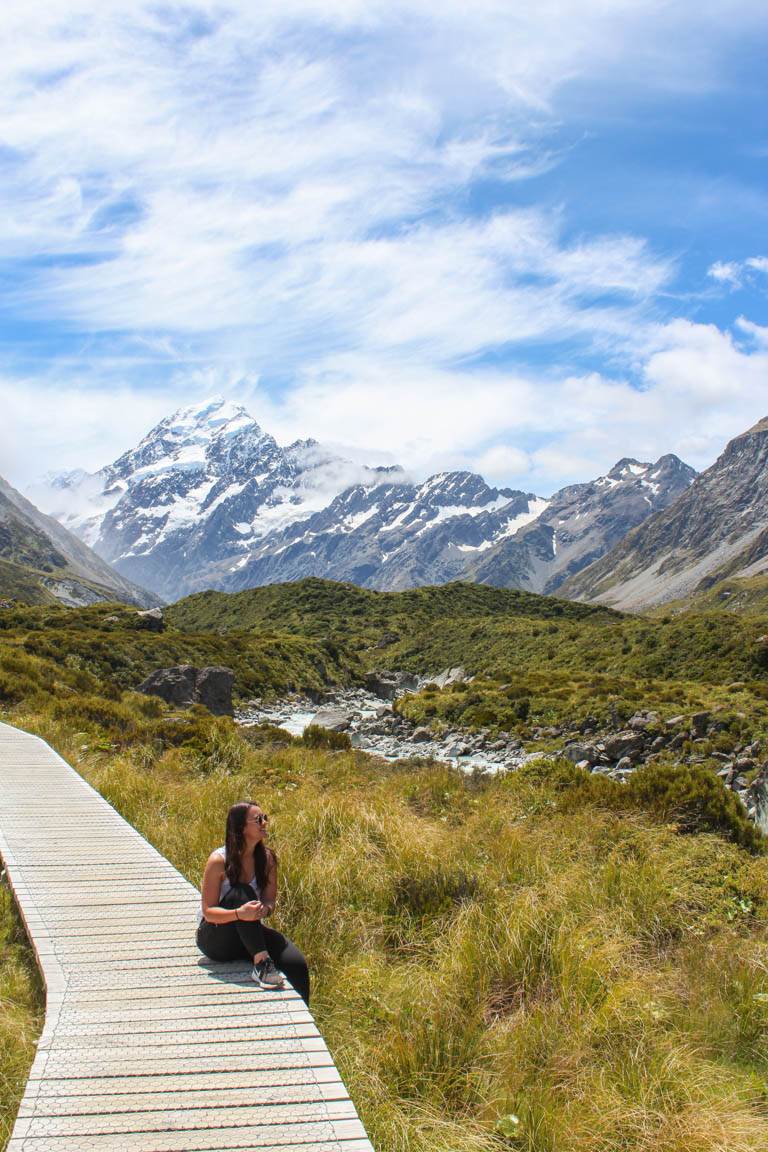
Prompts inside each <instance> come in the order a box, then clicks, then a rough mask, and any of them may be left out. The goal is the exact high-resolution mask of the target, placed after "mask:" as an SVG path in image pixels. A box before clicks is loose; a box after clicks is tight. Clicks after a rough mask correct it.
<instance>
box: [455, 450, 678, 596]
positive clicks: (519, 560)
mask: <svg viewBox="0 0 768 1152" xmlns="http://www.w3.org/2000/svg"><path fill="white" fill-rule="evenodd" d="M695 476H696V472H695V471H694V470H693V468H691V467H689V466H688V465H687V464H684V463H683V462H682V460H680V459H678V457H677V456H673V455H667V456H662V457H661V458H660V459H659V460H657V461H656V462H655V464H649V463H643V462H642V461H639V460H631V459H627V458H625V459H623V460H619V462H618V463H617V464H615V465H614V466H613V468H611V470H610V472H608V473H606V475H605V476H600V477H598V479H597V480H591V481H588V482H587V483H584V484H570V485H569V486H568V487H567V488H561V489H560V491H559V492H556V493H555V494H554V496H553V497H552V499H551V500H550V501H549V502H548V504H547V507H546V509H545V510H544V511H543V512H542V514H541V515H540V516H538V518H537V519H536V521H535V523H533V524H531V525H530V527H528V528H523V529H522V530H521V531H520V532H518V533H516V534H515V535H514V536H513V537H511V538H508V539H504V540H502V541H500V542H498V543H494V544H493V546H491V547H489V548H487V551H486V550H485V547H487V546H485V547H484V549H483V550H482V552H481V554H480V555H479V556H478V559H477V561H476V563H475V564H474V565H473V566H472V569H471V578H472V579H474V580H477V581H478V582H480V583H483V584H495V585H497V586H502V587H515V588H525V589H527V590H529V591H531V592H543V593H546V594H547V595H553V594H555V593H557V592H559V590H560V588H561V586H562V585H563V583H564V581H565V580H567V579H568V577H569V576H571V575H572V574H573V573H575V572H580V571H581V569H582V568H585V567H586V566H587V565H588V564H591V563H592V561H593V560H596V559H598V557H600V556H603V555H604V554H605V553H606V552H608V551H609V550H610V549H611V548H613V547H614V545H615V544H617V543H618V542H619V541H620V540H622V539H623V538H624V537H625V536H626V534H627V533H628V532H630V531H631V530H632V529H633V528H636V527H637V526H638V525H639V524H642V523H643V522H644V521H645V520H647V519H648V517H649V516H650V515H651V514H652V513H654V512H658V511H660V510H662V509H664V508H668V507H669V505H670V504H673V503H674V502H675V501H676V500H677V499H678V497H680V496H682V494H683V493H684V492H686V491H687V490H688V488H689V487H690V485H691V483H692V481H693V480H694V478H695Z"/></svg>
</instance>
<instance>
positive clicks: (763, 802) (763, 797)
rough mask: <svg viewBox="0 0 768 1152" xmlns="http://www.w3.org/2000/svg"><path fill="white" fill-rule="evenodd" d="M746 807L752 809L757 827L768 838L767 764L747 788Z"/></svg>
mask: <svg viewBox="0 0 768 1152" xmlns="http://www.w3.org/2000/svg"><path fill="white" fill-rule="evenodd" d="M747 805H748V806H749V807H751V808H754V811H755V815H754V821H755V824H756V825H757V827H758V828H759V829H760V831H761V832H763V833H764V834H765V835H766V836H768V764H764V765H763V767H762V768H761V769H760V771H759V772H758V774H757V776H756V777H755V779H754V780H753V781H752V783H751V784H750V786H749V792H748V794H747Z"/></svg>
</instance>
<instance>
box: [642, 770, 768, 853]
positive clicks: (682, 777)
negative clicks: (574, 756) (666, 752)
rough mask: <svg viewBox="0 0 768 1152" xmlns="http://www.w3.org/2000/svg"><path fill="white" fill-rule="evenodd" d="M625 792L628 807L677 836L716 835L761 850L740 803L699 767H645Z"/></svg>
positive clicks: (760, 840)
mask: <svg viewBox="0 0 768 1152" xmlns="http://www.w3.org/2000/svg"><path fill="white" fill-rule="evenodd" d="M626 792H627V799H628V800H629V801H630V802H631V803H633V804H635V805H637V807H639V808H642V809H644V810H645V811H647V812H650V813H651V815H652V816H654V817H655V818H656V819H659V820H664V821H670V822H674V823H675V824H677V826H678V828H679V829H680V831H681V832H718V833H720V835H722V836H724V837H725V838H726V839H727V840H732V841H733V842H734V843H735V844H740V845H741V846H742V847H743V848H749V849H750V850H751V851H753V852H754V851H764V849H765V839H764V837H763V836H762V835H761V834H760V833H759V832H758V831H757V829H756V828H755V826H754V825H753V824H752V823H751V822H750V820H749V819H748V817H747V814H746V812H745V811H744V808H743V807H742V805H741V802H740V801H739V800H738V799H737V797H736V796H734V794H733V793H732V792H729V791H728V789H727V788H725V787H724V786H723V784H722V781H721V780H719V779H718V777H717V776H715V774H714V773H713V772H712V771H711V770H710V769H709V768H705V767H703V766H702V765H699V764H690V765H686V764H684V765H673V764H647V765H645V766H644V767H642V768H639V769H638V770H637V772H634V773H633V774H632V775H631V776H630V778H629V782H628V783H627V786H626Z"/></svg>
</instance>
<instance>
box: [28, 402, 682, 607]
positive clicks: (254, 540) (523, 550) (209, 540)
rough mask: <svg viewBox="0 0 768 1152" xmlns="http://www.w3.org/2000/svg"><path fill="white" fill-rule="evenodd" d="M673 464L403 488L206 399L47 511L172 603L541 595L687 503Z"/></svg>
mask: <svg viewBox="0 0 768 1152" xmlns="http://www.w3.org/2000/svg"><path fill="white" fill-rule="evenodd" d="M694 476H695V473H694V472H693V470H692V469H691V468H689V467H688V466H687V465H686V464H683V463H682V461H680V460H679V459H678V458H677V457H675V456H663V457H662V458H661V459H660V460H658V461H656V462H655V463H643V462H640V461H636V460H633V459H623V460H620V461H619V462H618V464H616V465H615V467H614V468H612V469H611V470H610V472H608V473H607V474H606V475H605V476H601V477H599V478H597V479H596V480H592V481H589V482H587V483H584V484H576V485H570V486H568V487H567V488H564V489H562V490H560V491H559V492H556V493H555V494H554V495H553V496H552V497H551V498H549V499H544V498H542V497H540V496H538V495H536V494H535V493H532V492H523V491H520V490H516V489H512V488H495V487H492V486H490V485H489V484H487V483H486V481H485V480H484V479H483V478H482V476H479V475H477V474H475V473H471V472H466V471H456V472H442V473H437V474H436V475H433V476H430V477H428V478H427V479H426V480H425V481H423V483H414V482H412V481H411V480H410V479H409V478H408V477H407V476H406V474H405V472H404V471H403V470H402V469H400V468H397V467H390V468H376V467H371V468H369V467H364V466H360V465H355V464H352V463H351V462H350V461H348V460H345V459H344V458H342V457H340V456H338V455H336V454H334V453H333V452H331V451H329V450H327V449H325V448H323V446H322V445H320V444H318V443H317V442H316V441H313V440H304V441H296V442H295V443H293V444H291V445H288V447H286V448H282V447H280V445H278V443H277V441H276V440H275V439H274V437H273V436H271V435H270V434H269V433H267V432H264V431H263V430H262V429H261V428H260V427H259V425H258V424H257V423H256V421H255V420H253V418H252V417H251V416H250V415H249V414H248V413H247V412H246V410H245V409H244V408H242V407H239V406H237V405H234V404H231V403H229V402H227V401H225V400H223V399H222V398H221V397H215V398H213V399H211V400H209V401H207V402H206V403H204V404H201V405H197V406H193V407H190V408H187V409H181V410H179V411H178V412H176V413H174V414H173V415H172V416H170V417H168V418H167V419H166V420H163V421H161V422H160V424H158V425H157V426H156V427H155V428H154V429H152V430H151V431H150V432H149V433H148V434H147V436H145V437H144V438H143V440H142V441H141V443H140V444H139V445H138V446H137V447H136V448H135V449H133V450H131V451H129V452H126V453H124V454H123V455H122V456H121V457H120V458H119V459H118V460H116V461H115V462H114V463H113V464H110V465H108V466H107V467H105V468H103V469H101V470H100V471H99V472H98V473H96V474H94V475H90V476H89V475H86V474H85V473H82V472H76V473H69V474H66V475H63V476H59V477H57V478H55V479H54V480H53V482H52V483H51V484H50V485H49V487H48V497H47V499H48V501H49V504H48V506H49V507H50V510H51V511H52V512H53V513H54V514H55V515H57V516H58V517H59V518H60V519H61V520H62V522H63V523H64V524H66V526H67V527H69V528H70V529H71V530H72V531H74V532H76V533H78V534H79V535H80V536H81V537H82V538H83V539H84V540H86V541H87V542H88V543H90V544H91V545H92V546H93V548H94V549H95V550H96V551H97V552H98V554H99V555H100V556H102V557H103V558H104V559H105V560H107V561H109V562H110V563H112V564H114V565H115V567H116V568H117V569H118V570H119V571H120V572H121V573H122V574H123V575H125V576H126V577H128V578H130V579H133V580H136V581H139V582H141V583H143V584H144V585H146V586H147V587H150V588H152V589H153V591H155V592H156V593H157V594H158V595H160V596H161V597H163V598H165V599H167V600H175V599H177V598H178V597H180V596H182V595H186V594H189V593H192V592H196V591H199V590H202V589H205V588H216V589H221V590H224V591H238V590H241V589H243V588H248V587H253V586H256V585H260V584H267V583H278V582H283V581H289V580H297V579H301V578H303V577H306V576H321V577H324V578H327V579H331V580H348V581H352V582H354V583H356V584H359V585H361V586H363V587H369V588H376V589H381V590H398V589H403V588H410V587H416V586H420V585H424V584H443V583H447V582H449V581H453V580H471V581H476V582H480V583H486V584H491V585H495V586H499V587H513V588H521V589H525V590H528V591H534V592H547V593H551V592H554V591H556V590H558V589H559V588H560V585H561V584H562V583H563V582H564V581H565V580H567V579H568V578H569V577H570V576H571V575H572V574H573V573H574V572H578V571H579V570H580V569H581V568H583V567H584V566H586V565H587V564H589V563H590V562H591V561H593V560H594V559H595V558H598V557H600V556H602V555H603V554H604V553H605V552H606V551H608V550H609V549H610V548H612V547H613V546H614V545H615V544H616V542H617V541H619V540H621V539H622V538H623V537H624V536H625V535H626V533H627V532H628V531H630V530H631V529H633V528H635V527H637V525H639V524H641V523H642V522H643V521H644V520H646V519H647V518H648V517H649V516H650V515H651V514H652V513H654V512H657V511H659V510H660V509H664V508H666V507H667V506H669V505H670V504H671V503H672V502H673V501H674V500H676V499H677V497H678V496H680V495H681V493H683V492H684V491H685V490H686V489H687V487H688V486H689V484H690V483H691V480H692V479H693V477H694Z"/></svg>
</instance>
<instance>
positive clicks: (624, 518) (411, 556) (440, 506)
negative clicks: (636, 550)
mask: <svg viewBox="0 0 768 1152" xmlns="http://www.w3.org/2000/svg"><path fill="white" fill-rule="evenodd" d="M695 475H696V473H695V472H694V471H693V469H692V468H689V467H688V465H687V464H683V463H682V461H680V460H678V458H677V457H676V456H663V457H662V458H661V459H660V460H658V461H657V462H656V463H655V464H648V463H641V462H639V461H637V460H627V459H625V460H620V461H619V462H618V464H616V465H615V466H614V467H613V468H612V469H611V471H610V472H609V473H607V475H605V476H601V477H599V478H598V479H597V480H594V481H590V482H588V483H585V484H574V485H571V486H569V487H567V488H563V489H561V490H560V491H559V492H556V493H555V494H554V496H552V497H551V499H550V500H544V499H542V498H541V497H539V496H535V495H534V494H533V493H530V492H519V491H515V490H514V489H511V488H501V489H498V488H490V487H489V486H488V485H487V484H486V483H485V481H484V480H483V478H482V477H481V476H478V475H475V474H473V473H471V472H446V473H440V474H438V475H436V476H431V477H430V478H429V479H428V480H427V481H425V482H424V483H423V484H421V485H418V486H417V485H413V484H407V483H391V482H390V483H381V482H379V483H377V484H376V486H375V487H374V486H366V485H357V486H355V487H354V488H350V489H348V490H347V491H346V492H342V493H341V494H340V495H339V496H337V497H336V499H335V500H333V501H332V502H331V504H329V506H328V507H327V508H324V509H323V510H322V511H321V512H318V513H316V514H315V515H313V516H311V517H309V518H308V519H307V520H305V521H303V522H302V523H300V524H292V525H290V526H289V527H287V528H286V529H284V530H283V531H282V532H281V533H279V534H273V535H270V536H269V537H267V538H265V539H264V540H262V541H261V542H260V543H259V544H258V545H257V546H256V548H255V549H254V550H253V551H252V552H251V554H250V556H249V558H248V560H247V561H246V562H245V563H243V565H242V566H241V567H240V568H239V569H238V570H237V572H234V573H232V574H230V575H227V576H226V577H225V579H224V584H223V586H224V587H225V588H227V589H230V590H233V591H234V590H240V589H242V588H249V587H252V586H254V585H257V584H270V583H276V582H278V581H284V580H296V579H299V578H300V577H301V576H325V577H328V578H330V579H334V580H351V581H353V582H354V583H356V584H361V585H363V586H366V587H370V588H379V589H386V590H390V591H395V590H397V589H400V588H411V587H413V586H414V585H419V584H443V583H446V582H447V581H449V580H474V581H477V582H478V583H483V584H493V585H496V586H499V587H513V588H524V589H527V590H529V591H533V592H547V593H552V592H555V591H556V590H557V588H559V586H560V584H561V583H562V582H563V581H564V580H565V579H566V578H567V576H568V575H569V574H570V573H572V572H577V571H579V570H580V569H581V568H583V567H584V566H585V565H587V564H589V563H590V562H591V561H592V560H594V559H595V558H596V557H598V556H602V555H603V554H604V553H605V552H606V551H607V550H608V549H610V548H611V547H613V545H614V544H615V543H616V542H617V541H618V540H620V539H622V537H623V536H624V535H625V534H626V533H627V532H628V531H630V529H632V528H634V527H635V526H636V525H637V524H640V523H642V521H643V520H645V519H646V518H647V517H648V516H649V515H650V514H651V513H652V512H655V511H657V510H658V509H660V508H666V507H667V506H668V505H669V504H670V503H671V502H672V501H674V500H675V499H676V498H677V497H678V496H679V495H681V494H682V493H683V492H684V491H685V490H686V489H687V488H688V486H689V485H690V483H691V481H692V479H693V477H694V476H695Z"/></svg>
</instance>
